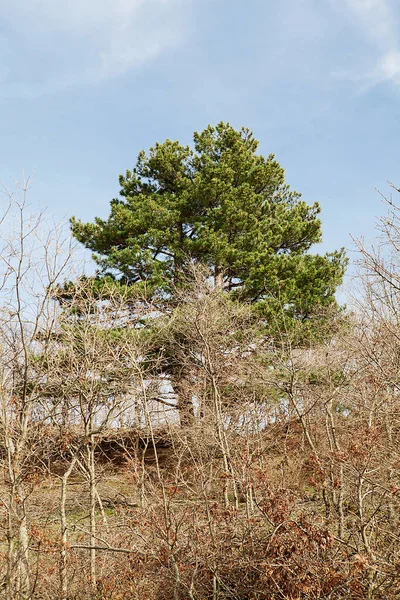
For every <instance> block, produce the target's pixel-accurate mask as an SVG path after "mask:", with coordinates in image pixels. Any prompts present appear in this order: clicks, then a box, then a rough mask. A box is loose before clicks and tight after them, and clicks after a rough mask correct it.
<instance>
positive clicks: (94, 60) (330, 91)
mask: <svg viewBox="0 0 400 600" xmlns="http://www.w3.org/2000/svg"><path fill="white" fill-rule="evenodd" d="M14 4H15V6H13V5H12V4H11V3H10V2H5V0H0V6H1V13H0V14H1V19H0V50H1V51H0V85H1V94H0V111H1V112H0V124H1V125H0V126H1V141H2V143H1V148H0V179H1V180H2V181H3V182H5V183H6V184H7V185H10V184H11V183H12V181H13V180H16V179H18V178H20V175H21V170H22V169H24V170H25V173H26V174H30V173H34V180H33V185H32V189H31V195H30V199H31V202H32V203H33V204H35V203H40V205H41V206H44V207H47V208H48V210H49V212H50V213H51V214H53V215H55V216H56V217H57V218H61V217H64V216H67V217H69V216H71V215H76V216H77V217H79V218H82V219H83V220H91V219H92V218H93V217H94V216H95V215H99V216H104V217H105V216H106V215H107V214H108V203H109V201H110V200H111V198H112V197H114V196H116V195H117V194H118V175H119V173H123V172H124V171H125V170H126V169H127V168H131V167H132V166H133V164H134V162H135V158H136V155H137V153H138V152H139V151H140V150H141V149H142V148H148V147H149V146H150V145H151V144H153V143H154V142H155V141H163V140H164V139H165V138H167V137H168V138H171V139H179V140H180V141H181V142H184V143H189V142H190V141H191V136H192V132H193V131H194V130H201V129H203V128H204V127H205V126H206V125H207V124H208V123H213V124H215V123H217V122H218V121H220V120H224V121H229V122H231V123H232V124H233V125H235V126H237V127H239V126H241V125H245V126H248V127H250V128H251V129H252V130H253V131H254V133H255V135H256V137H257V138H258V139H259V140H260V151H261V152H262V153H266V154H267V153H270V152H273V153H275V154H276V156H277V159H278V160H279V162H280V163H281V164H282V166H283V167H284V168H285V170H286V174H287V181H288V183H289V184H290V185H291V186H292V187H293V188H295V189H297V190H298V191H300V192H302V194H303V197H304V198H305V199H306V200H307V201H309V202H314V201H315V200H318V201H319V202H320V203H321V205H322V220H323V231H324V243H323V245H322V247H321V248H320V250H321V251H322V250H332V249H334V248H337V247H340V246H346V247H351V245H352V242H351V239H350V237H349V234H353V235H354V236H356V237H357V236H360V235H364V236H365V238H366V239H372V238H373V236H374V235H375V230H374V226H375V217H376V216H377V215H379V214H381V213H382V212H383V211H384V207H383V205H382V203H381V201H380V197H379V195H378V193H377V192H376V189H375V188H378V189H380V190H381V191H383V192H389V188H388V186H387V180H390V181H393V182H394V183H397V184H400V173H399V171H398V166H399V158H400V157H399V144H400V142H399V140H400V136H399V133H400V132H399V130H400V93H399V92H400V27H399V19H400V5H399V3H398V2H396V1H395V0H392V1H391V0H278V2H277V1H276V0H274V1H272V0H248V1H247V2H244V1H243V0H191V1H190V0H96V1H95V0H69V1H68V2H67V1H65V0H64V1H61V2H56V1H55V0H19V1H18V2H15V3H14ZM399 199H400V198H399Z"/></svg>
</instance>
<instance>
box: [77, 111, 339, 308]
mask: <svg viewBox="0 0 400 600" xmlns="http://www.w3.org/2000/svg"><path fill="white" fill-rule="evenodd" d="M257 146H258V142H257V140H256V139H255V138H254V136H253V134H252V132H251V131H249V130H248V129H246V128H242V129H241V130H236V129H234V128H233V127H232V126H231V125H230V124H228V123H219V124H218V125H217V126H215V127H212V126H209V127H207V128H206V129H205V130H204V131H203V132H201V133H195V134H194V147H193V148H191V147H189V146H182V145H181V144H179V142H174V141H171V140H166V141H165V142H164V143H156V144H155V146H154V147H152V148H150V150H149V151H148V153H146V152H144V151H142V152H140V154H139V156H138V159H137V162H136V166H135V168H134V169H133V170H132V171H127V172H126V173H125V175H124V176H122V175H121V176H120V178H119V181H120V186H121V191H120V197H119V198H116V199H113V200H112V201H111V212H110V215H109V217H108V219H107V220H103V219H100V218H96V219H95V221H94V223H82V222H81V221H79V220H77V219H76V218H72V219H71V224H72V232H73V235H74V236H75V237H76V238H77V239H78V240H79V241H80V242H82V243H83V244H84V245H85V246H86V247H87V248H89V249H91V250H92V251H93V252H94V258H95V260H96V262H97V264H98V266H99V270H100V273H101V274H103V275H105V274H112V275H113V276H114V277H116V278H119V279H120V280H121V281H123V282H125V283H128V284H129V285H136V286H141V287H143V288H145V289H146V293H148V294H157V293H158V294H160V293H161V294H164V295H165V297H167V296H168V294H169V293H171V290H172V289H173V287H174V286H176V285H179V281H180V279H181V278H182V275H184V274H185V271H187V267H188V265H189V263H190V262H194V263H200V264H205V265H208V266H209V267H210V269H211V270H212V272H213V274H214V277H215V279H216V281H217V282H219V283H220V284H221V285H223V287H224V288H225V289H226V290H227V291H230V292H232V293H233V294H234V295H235V296H237V297H238V298H240V299H242V300H245V301H249V302H252V303H257V306H258V307H259V308H261V309H263V310H264V309H265V310H266V311H268V310H270V309H271V307H272V306H273V305H276V303H279V305H280V306H281V307H284V308H285V309H286V310H288V311H289V312H290V313H291V314H296V315H297V316H300V317H301V318H303V317H305V316H307V315H308V314H309V313H310V312H312V311H313V308H314V307H315V306H324V307H327V306H330V305H332V304H334V303H335V300H334V293H335V290H336V288H337V286H338V285H339V284H340V283H341V281H342V278H343V274H344V270H345V266H346V258H345V255H344V251H343V249H342V250H338V251H335V252H332V253H329V254H325V255H323V256H322V255H317V254H311V253H310V252H309V251H310V248H311V247H312V245H313V244H316V243H318V242H320V241H321V221H320V219H319V213H320V206H319V205H318V203H314V204H311V205H309V204H307V203H306V202H305V201H304V200H302V198H301V195H300V194H299V193H297V192H295V191H292V190H291V189H290V188H289V186H288V185H287V184H286V183H285V177H284V170H283V168H282V167H281V166H280V165H279V163H278V162H277V161H276V159H275V157H274V155H273V154H270V155H269V156H267V157H264V156H261V155H260V154H257Z"/></svg>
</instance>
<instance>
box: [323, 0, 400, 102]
mask: <svg viewBox="0 0 400 600" xmlns="http://www.w3.org/2000/svg"><path fill="white" fill-rule="evenodd" d="M332 2H335V4H336V8H339V4H338V3H337V1H336V0H332ZM341 6H342V7H344V8H345V10H347V11H348V13H349V14H350V16H351V17H352V19H353V21H354V25H355V27H356V29H357V30H358V31H359V32H360V33H361V36H362V38H363V39H364V41H365V42H366V44H367V46H368V47H369V52H368V53H367V61H368V62H367V64H366V62H364V64H362V65H360V64H358V65H357V66H355V67H354V68H352V69H350V70H348V69H346V70H345V71H341V72H340V71H337V72H336V74H337V75H339V76H341V77H343V78H345V79H351V80H354V81H356V82H359V83H360V84H361V91H367V90H368V89H369V88H371V87H373V86H376V85H379V84H381V83H384V82H387V81H391V82H393V83H395V84H396V85H397V84H400V37H399V34H398V16H399V10H398V9H397V10H396V9H395V6H394V3H393V2H391V1H390V0H344V2H343V3H342V5H341ZM362 58H364V57H362Z"/></svg>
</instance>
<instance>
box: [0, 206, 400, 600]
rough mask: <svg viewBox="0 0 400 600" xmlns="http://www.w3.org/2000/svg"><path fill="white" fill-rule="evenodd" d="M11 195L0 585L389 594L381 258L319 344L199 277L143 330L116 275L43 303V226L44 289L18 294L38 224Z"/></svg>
mask: <svg viewBox="0 0 400 600" xmlns="http://www.w3.org/2000/svg"><path fill="white" fill-rule="evenodd" d="M12 202H15V201H14V200H12ZM15 206H17V209H18V210H19V214H20V219H21V220H20V227H21V232H23V233H22V235H21V236H20V237H19V238H18V240H19V246H18V247H16V246H15V245H14V246H7V247H5V248H4V249H3V250H4V251H3V253H2V256H3V265H4V269H3V275H4V280H3V290H7V289H10V290H11V292H10V295H9V296H7V298H8V299H7V302H8V304H7V303H6V301H5V300H4V303H3V306H4V310H3V312H2V325H3V329H2V331H3V333H2V341H1V407H0V410H1V413H0V436H1V437H0V450H1V455H0V456H1V458H0V460H1V469H2V471H1V473H2V477H1V481H0V553H1V558H2V560H1V561H0V582H1V595H2V597H4V598H6V599H7V600H17V599H18V600H22V599H23V600H27V599H29V598H38V599H39V598H41V599H42V598H43V599H47V598H48V599H60V600H61V599H69V600H81V599H82V600H83V599H86V598H95V599H97V600H122V599H141V600H144V599H148V600H178V599H180V600H184V599H191V600H206V599H207V600H208V599H210V600H211V599H212V600H223V599H225V600H228V599H229V600H263V599H265V600H275V599H276V600H278V599H279V600H283V599H285V600H300V599H309V600H314V599H315V600H316V599H332V600H339V599H340V600H342V599H343V600H344V599H354V600H364V599H366V598H368V599H370V600H372V599H374V600H394V599H396V598H400V544H399V541H400V539H399V531H400V405H399V395H398V394H399V392H398V390H399V384H400V379H399V373H400V370H399V364H400V334H399V333H400V328H399V322H398V304H397V298H398V293H397V288H395V287H394V286H395V280H394V279H393V278H392V279H391V280H389V279H388V277H387V273H388V267H387V266H385V268H384V269H383V268H379V267H382V263H381V262H380V261H379V260H378V259H376V257H375V259H374V261H372V263H371V256H372V255H371V254H368V253H366V252H364V254H363V256H364V258H365V260H366V261H367V263H368V264H367V265H364V266H365V267H366V268H367V269H368V270H367V275H366V276H365V278H364V281H365V283H366V290H367V294H366V299H365V300H364V301H363V304H362V306H363V311H359V313H358V314H357V315H354V316H348V317H346V318H344V317H342V316H336V317H335V319H336V320H335V322H332V325H331V331H332V333H331V335H330V336H326V339H325V341H324V342H321V341H312V340H310V341H309V343H308V345H303V346H302V347H298V346H297V347H295V346H294V345H293V343H292V340H293V339H298V336H297V335H296V332H295V333H294V334H293V332H292V331H282V332H281V336H280V337H278V336H275V338H274V339H270V338H268V336H267V335H266V334H265V331H264V333H263V334H261V333H260V328H259V327H258V323H257V320H256V319H255V317H254V314H253V313H252V312H251V311H250V309H249V308H248V307H246V306H243V305H242V306H241V305H238V304H236V303H235V302H233V301H232V300H231V299H230V298H229V296H228V295H227V294H226V293H225V292H223V291H221V290H220V289H218V288H217V287H213V286H211V285H209V284H208V283H207V280H205V278H204V273H201V272H200V273H195V275H194V277H193V282H192V284H191V287H190V288H189V289H188V290H186V291H183V292H181V293H180V295H178V299H177V303H176V307H175V308H174V311H173V312H172V313H171V314H170V315H169V316H168V317H167V318H164V317H160V319H154V321H155V322H154V324H152V326H151V327H150V333H149V334H148V335H147V334H146V335H144V332H143V328H142V327H140V326H139V322H140V319H139V317H140V315H139V314H138V310H139V309H138V306H140V303H138V304H137V305H136V308H135V310H136V312H135V315H136V317H135V318H136V319H137V320H136V322H132V319H130V321H129V327H128V326H126V325H124V326H122V325H121V324H124V323H126V321H125V319H126V315H127V314H128V313H129V314H130V315H132V299H131V298H130V297H128V296H124V295H123V294H121V290H119V293H118V294H114V295H113V293H111V289H110V290H109V293H108V294H107V299H100V301H99V298H98V297H96V298H95V297H94V296H93V295H92V291H91V288H90V286H89V285H88V284H87V283H86V284H85V282H83V283H82V284H81V285H77V286H76V287H75V289H74V292H73V294H72V295H71V298H70V301H69V306H68V310H67V309H65V307H60V306H59V304H58V303H57V302H55V301H54V295H55V292H54V290H55V284H56V283H57V280H58V279H59V278H60V277H63V275H62V273H61V270H60V268H59V266H57V265H58V264H59V262H58V261H61V265H62V266H65V264H66V262H67V261H66V258H65V251H64V250H63V251H62V252H59V253H58V257H59V259H58V260H56V259H55V258H54V256H53V255H51V256H50V254H49V250H48V248H49V240H48V239H46V240H45V242H44V244H43V245H42V249H43V251H44V257H40V258H38V260H39V262H40V261H43V260H44V263H42V266H41V268H42V279H43V278H44V281H42V283H44V286H43V287H44V290H45V291H44V293H42V295H40V296H38V295H37V291H36V288H33V289H31V291H30V292H29V294H30V295H29V294H28V292H27V290H26V286H25V278H26V276H27V273H28V271H27V270H26V263H27V262H28V263H29V267H30V269H32V268H33V258H32V254H26V249H25V248H26V243H27V242H26V240H27V239H29V235H36V229H34V230H33V231H32V230H31V229H29V227H28V232H26V227H27V224H26V222H25V221H24V207H23V206H21V205H15V204H14V208H15ZM24 232H25V233H24ZM26 233H28V235H26ZM387 235H388V239H389V241H393V240H394V233H393V230H389V231H388V232H387ZM24 244H25V246H24ZM35 247H37V239H36V237H35ZM58 247H59V242H58ZM56 255H57V252H56ZM43 264H45V267H43ZM38 268H39V267H38ZM31 272H32V271H30V273H31ZM64 277H65V275H64ZM371 277H373V278H374V287H373V293H372V290H371V283H370V278H371ZM388 281H389V282H390V285H389V284H388ZM379 285H381V288H379ZM388 285H389V287H388ZM379 289H381V290H386V292H385V293H386V295H385V294H384V293H382V294H380V295H379V292H378V291H379ZM388 289H389V291H390V292H391V294H390V302H389V301H388V300H387V298H388V295H387V291H388ZM7 293H8V292H7ZM127 293H128V292H127ZM27 294H28V295H27ZM27 298H30V301H31V304H29V307H28V308H29V310H27V307H26V305H27ZM36 298H39V302H38V303H37V304H36V306H35V307H33V306H32V302H33V299H36ZM143 310H148V307H143ZM332 318H333V317H332ZM135 323H136V324H135ZM300 326H301V324H299V327H300ZM166 382H172V384H173V385H174V389H173V390H172V391H168V390H167V392H165V389H164V390H163V386H164V388H165V386H166ZM177 382H179V386H177ZM177 387H178V388H179V391H178V390H177ZM179 394H180V396H179ZM177 396H178V397H177ZM182 397H184V398H185V401H184V402H182ZM166 398H167V399H166ZM176 402H177V406H175V403H176ZM167 411H170V412H167ZM179 411H180V412H179ZM160 422H161V424H160Z"/></svg>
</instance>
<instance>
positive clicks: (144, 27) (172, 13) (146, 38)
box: [0, 0, 190, 97]
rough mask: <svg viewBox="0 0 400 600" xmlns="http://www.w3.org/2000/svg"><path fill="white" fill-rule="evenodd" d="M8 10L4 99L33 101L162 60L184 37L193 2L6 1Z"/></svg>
mask: <svg viewBox="0 0 400 600" xmlns="http://www.w3.org/2000/svg"><path fill="white" fill-rule="evenodd" d="M0 9H1V13H2V24H3V34H2V36H1V37H0V84H1V86H2V95H3V96H4V95H5V96H10V95H11V96H14V95H18V96H20V95H23V96H29V97H31V96H38V95H41V94H44V93H48V92H54V91H60V90H63V89H66V88H68V87H71V86H74V85H80V84H88V83H89V84H90V83H97V82H101V81H103V80H105V79H108V78H111V77H115V76H118V75H121V74H123V73H126V72H128V71H129V70H131V69H133V68H135V67H138V66H140V65H142V64H143V63H144V62H146V61H148V60H150V59H153V58H154V57H156V56H158V55H160V54H161V53H162V52H163V51H165V50H166V49H168V48H170V47H172V46H174V45H176V44H178V43H179V42H180V41H182V39H183V38H184V36H185V32H186V31H187V21H188V13H189V9H190V0H68V2H66V1H64V2H63V1H60V2H57V1H56V0H21V1H19V2H15V3H8V2H6V1H5V0H0ZM3 49H4V50H5V51H4V52H2V50H3Z"/></svg>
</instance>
